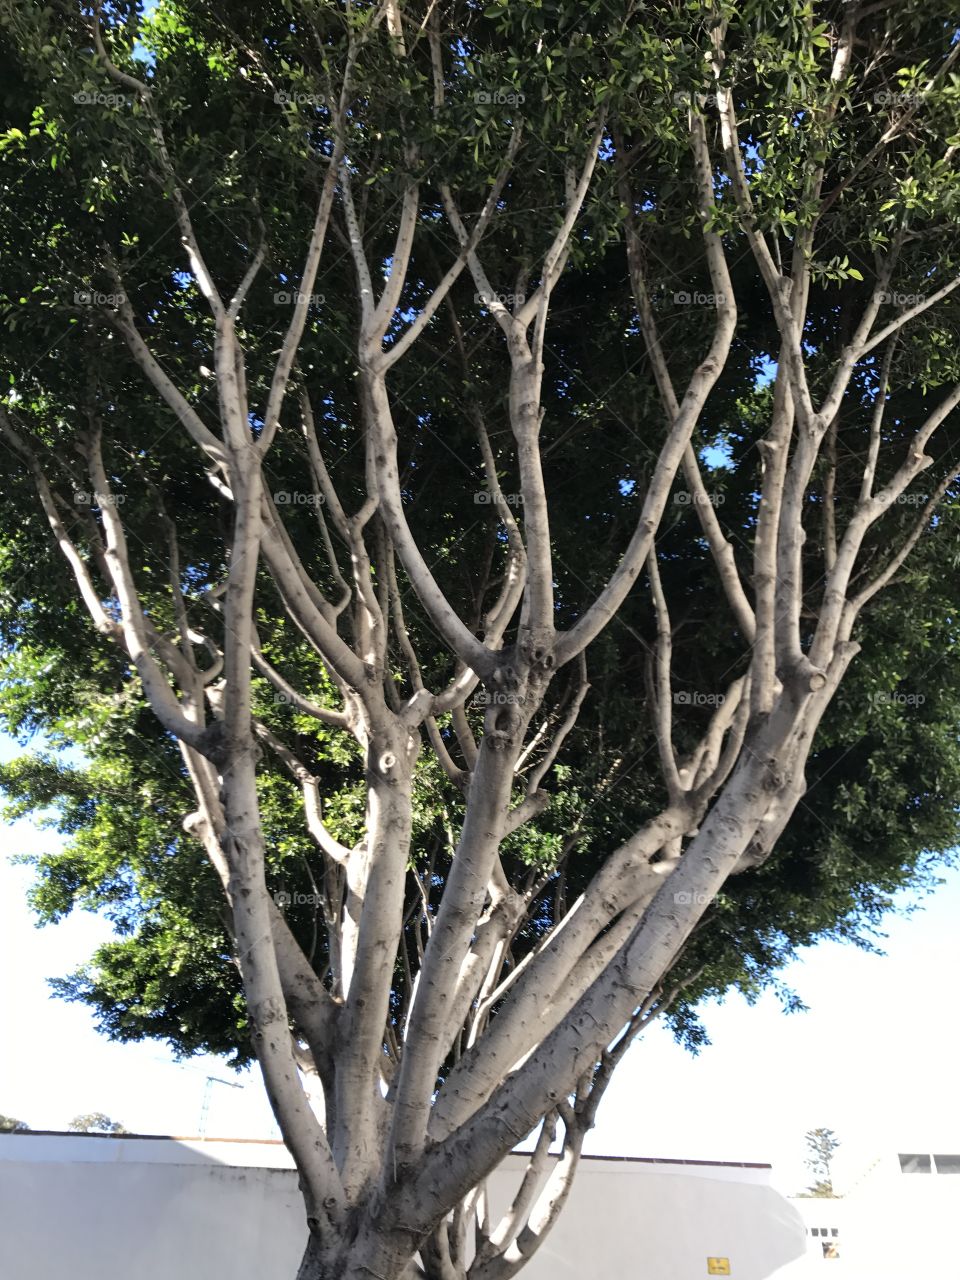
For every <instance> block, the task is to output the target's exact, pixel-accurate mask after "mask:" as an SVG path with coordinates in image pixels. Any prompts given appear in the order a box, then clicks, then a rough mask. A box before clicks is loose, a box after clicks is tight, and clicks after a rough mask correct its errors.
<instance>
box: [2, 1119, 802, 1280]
mask: <svg viewBox="0 0 960 1280" xmlns="http://www.w3.org/2000/svg"><path fill="white" fill-rule="evenodd" d="M523 1167H524V1161H523V1158H522V1157H520V1156H516V1155H513V1156H509V1157H508V1158H507V1160H506V1161H505V1162H504V1164H503V1165H502V1166H501V1168H500V1169H498V1170H497V1172H496V1173H495V1174H494V1175H493V1177H492V1178H491V1180H490V1198H491V1207H492V1210H493V1212H494V1213H495V1214H496V1213H498V1212H502V1210H503V1209H504V1208H505V1207H506V1205H507V1204H508V1203H509V1199H510V1197H511V1195H512V1193H513V1191H514V1189H515V1188H516V1186H517V1184H518V1182H519V1179H520V1176H521V1174H522V1170H523ZM770 1175H771V1169H770V1166H769V1165H766V1164H737V1163H732V1162H724V1161H708V1160H658V1159H607V1158H601V1157H586V1158H584V1160H583V1163H582V1165H581V1168H580V1170H579V1172H578V1175H577V1180H576V1182H575V1183H574V1188H573V1191H572V1192H571V1196H570V1200H569V1202H568V1204H567V1206H566V1208H565V1210H564V1213H563V1214H562V1216H561V1218H560V1220H559V1222H558V1223H557V1225H556V1226H555V1228H554V1229H553V1231H552V1232H551V1233H550V1235H549V1236H548V1237H547V1239H546V1240H545V1241H544V1244H543V1246H542V1247H541V1249H540V1250H539V1252H538V1253H537V1254H536V1256H535V1257H534V1258H533V1260H532V1261H531V1262H530V1263H529V1265H528V1266H527V1267H526V1268H525V1270H524V1271H523V1273H522V1274H523V1280H565V1278H567V1277H569V1280H574V1277H576V1280H623V1278H624V1277H629V1276H641V1275H642V1276H643V1277H644V1280H698V1278H699V1277H701V1276H707V1275H729V1276H733V1277H736V1280H766V1278H767V1277H771V1276H776V1275H779V1274H780V1273H781V1270H782V1268H783V1267H784V1266H786V1265H789V1264H791V1263H792V1262H794V1261H797V1260H801V1259H802V1258H803V1257H804V1254H805V1249H806V1236H805V1233H804V1226H803V1222H802V1220H801V1217H800V1215H799V1213H798V1212H797V1210H796V1209H795V1208H794V1207H792V1206H791V1205H790V1204H789V1203H788V1202H787V1200H786V1199H785V1198H784V1197H783V1196H781V1195H780V1194H779V1192H777V1191H776V1190H774V1188H773V1187H772V1186H771V1185H770ZM303 1235H304V1227H303V1207H302V1203H301V1200H300V1195H299V1192H298V1190H297V1178H296V1173H295V1172H294V1170H293V1167H292V1162H291V1160H290V1156H289V1153H288V1152H287V1150H286V1148H285V1147H284V1146H282V1145H281V1144H280V1143H277V1142H245V1141H242V1140H238V1141H229V1140H228V1141H223V1140H204V1139H174V1138H143V1137H134V1136H109V1137H99V1136H93V1135H76V1134H44V1133H22V1134H18V1133H14V1134H3V1135H0V1252H2V1260H0V1275H2V1277H3V1280H61V1277H63V1276H64V1275H69V1276H70V1278H71V1280H131V1278H132V1277H136V1280H169V1277H170V1276H176V1277H177V1280H210V1277H222V1276H229V1277H230V1280H292V1277H293V1276H294V1275H295V1274H296V1271H297V1264H298V1262H299V1257H300V1252H301V1249H302V1244H303Z"/></svg>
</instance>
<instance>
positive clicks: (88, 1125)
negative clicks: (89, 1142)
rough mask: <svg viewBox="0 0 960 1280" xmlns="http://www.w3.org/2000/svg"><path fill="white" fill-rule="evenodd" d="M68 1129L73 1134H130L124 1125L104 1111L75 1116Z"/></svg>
mask: <svg viewBox="0 0 960 1280" xmlns="http://www.w3.org/2000/svg"><path fill="white" fill-rule="evenodd" d="M67 1128H68V1129H69V1130H70V1131H71V1133H128V1132H129V1130H127V1129H125V1128H124V1127H123V1125H122V1124H118V1123H117V1121H116V1120H111V1119H110V1117H109V1116H105V1115H104V1114H103V1112H102V1111H91V1112H90V1113H89V1115H85V1116H74V1117H73V1119H72V1120H71V1121H70V1123H69V1124H68V1125H67Z"/></svg>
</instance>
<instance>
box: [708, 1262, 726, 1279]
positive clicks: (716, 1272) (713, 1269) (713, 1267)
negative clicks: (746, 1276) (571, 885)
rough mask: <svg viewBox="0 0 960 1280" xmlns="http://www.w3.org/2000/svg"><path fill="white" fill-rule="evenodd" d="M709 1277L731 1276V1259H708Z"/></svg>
mask: <svg viewBox="0 0 960 1280" xmlns="http://www.w3.org/2000/svg"><path fill="white" fill-rule="evenodd" d="M707 1275H708V1276H728V1275H730V1259H729V1258H708V1259H707Z"/></svg>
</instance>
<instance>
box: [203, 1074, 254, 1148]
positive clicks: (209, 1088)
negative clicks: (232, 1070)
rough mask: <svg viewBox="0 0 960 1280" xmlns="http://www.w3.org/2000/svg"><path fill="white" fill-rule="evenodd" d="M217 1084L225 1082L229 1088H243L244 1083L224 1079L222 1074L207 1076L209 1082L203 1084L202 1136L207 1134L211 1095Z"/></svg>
mask: <svg viewBox="0 0 960 1280" xmlns="http://www.w3.org/2000/svg"><path fill="white" fill-rule="evenodd" d="M215 1084H225V1085H226V1086H227V1088H228V1089H242V1088H243V1085H240V1084H237V1083H235V1081H233V1080H222V1079H221V1078H220V1076H207V1082H206V1084H205V1085H204V1086H203V1103H202V1105H201V1107H200V1137H201V1138H205V1137H206V1136H207V1114H208V1112H209V1110H210V1095H211V1093H213V1086H214V1085H215Z"/></svg>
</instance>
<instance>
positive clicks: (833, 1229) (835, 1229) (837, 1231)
mask: <svg viewBox="0 0 960 1280" xmlns="http://www.w3.org/2000/svg"><path fill="white" fill-rule="evenodd" d="M830 1234H831V1235H832V1236H838V1235H839V1234H840V1229H839V1227H831V1228H830Z"/></svg>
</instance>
